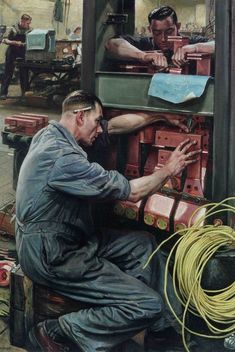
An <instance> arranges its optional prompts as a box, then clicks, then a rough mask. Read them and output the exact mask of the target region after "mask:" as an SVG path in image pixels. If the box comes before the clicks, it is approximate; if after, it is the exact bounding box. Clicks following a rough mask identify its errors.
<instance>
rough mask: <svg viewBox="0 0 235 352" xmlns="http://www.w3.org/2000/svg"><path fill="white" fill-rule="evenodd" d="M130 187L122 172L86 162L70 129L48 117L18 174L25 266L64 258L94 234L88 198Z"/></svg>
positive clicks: (108, 196)
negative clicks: (47, 121)
mask: <svg viewBox="0 0 235 352" xmlns="http://www.w3.org/2000/svg"><path fill="white" fill-rule="evenodd" d="M129 193H130V184H129V181H128V180H127V179H126V178H125V177H124V176H123V175H121V174H120V173H119V172H117V171H116V170H113V171H107V170H104V169H103V167H102V166H100V165H99V164H97V163H95V162H92V163H90V162H89V161H88V159H87V154H86V153H85V151H84V150H83V149H82V148H81V146H79V144H78V143H77V141H76V140H75V138H74V137H73V136H72V135H71V133H70V132H69V131H68V130H67V129H66V128H64V127H63V126H62V125H61V124H59V123H58V122H56V121H52V122H50V124H49V126H48V127H46V128H44V129H42V130H41V131H39V132H38V133H37V134H36V135H35V136H34V137H33V139H32V142H31V145H30V149H29V152H28V154H27V156H26V158H25V160H24V162H23V164H22V166H21V170H20V174H19V180H18V185H17V192H16V217H17V231H16V241H17V249H18V255H19V261H20V263H21V265H23V269H24V270H25V271H26V273H27V271H28V270H27V268H26V267H28V266H29V265H30V262H31V263H32V262H33V257H35V258H34V259H35V261H36V257H37V258H38V260H39V261H42V263H41V264H43V266H44V268H45V265H54V264H57V263H58V262H60V261H62V258H63V256H64V255H65V254H66V255H67V254H69V252H71V251H73V250H75V249H77V248H78V247H79V246H82V244H83V243H86V241H87V240H88V239H89V237H90V236H94V235H95V231H94V224H93V219H92V215H91V201H95V200H112V199H127V198H128V196H129ZM43 256H44V257H45V258H46V260H45V258H44V259H43ZM26 257H28V259H30V258H29V257H31V260H28V259H26ZM35 261H34V265H35V266H36V263H35ZM38 264H39V263H38ZM40 270H41V269H40Z"/></svg>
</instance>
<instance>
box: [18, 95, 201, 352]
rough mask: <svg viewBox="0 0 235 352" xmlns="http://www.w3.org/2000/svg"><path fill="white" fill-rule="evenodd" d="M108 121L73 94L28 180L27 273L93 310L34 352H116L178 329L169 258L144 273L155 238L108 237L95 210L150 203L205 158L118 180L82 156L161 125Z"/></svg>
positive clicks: (50, 331)
mask: <svg viewBox="0 0 235 352" xmlns="http://www.w3.org/2000/svg"><path fill="white" fill-rule="evenodd" d="M102 118H103V113H102V104H101V102H100V100H99V99H98V98H97V97H96V96H94V95H92V94H89V93H87V92H84V91H75V92H73V93H71V94H70V95H69V96H68V97H67V98H66V99H65V100H64V102H63V111H62V116H61V120H60V121H59V122H55V121H52V122H51V123H50V124H49V126H48V127H46V128H44V129H42V130H41V131H39V132H38V133H37V134H36V135H35V136H34V138H33V140H32V143H31V145H30V149H29V152H28V154H27V156H26V158H25V160H24V162H23V164H22V167H21V170H20V174H19V180H18V186H17V194H16V218H17V226H16V242H17V250H18V257H19V262H20V264H21V267H22V270H23V271H24V273H25V274H26V275H27V276H28V277H29V278H31V279H32V280H33V281H34V282H37V283H38V284H41V285H44V286H48V287H50V288H52V289H54V290H56V291H57V292H60V293H62V294H63V295H65V296H68V297H71V298H73V299H76V300H78V301H81V302H86V303H88V304H90V305H91V308H89V309H83V310H80V311H78V312H73V313H70V314H65V315H63V316H61V317H60V318H59V319H58V320H57V319H55V320H47V321H44V322H42V323H40V324H38V325H37V327H35V328H34V329H33V330H32V331H31V332H30V341H31V344H32V350H41V351H59V350H60V351H62V349H63V346H64V345H67V344H68V343H69V341H71V342H73V343H75V344H76V346H77V350H80V349H81V351H86V352H94V351H110V350H111V348H112V347H114V346H116V345H118V344H120V343H122V342H123V341H125V340H127V339H129V338H131V337H132V336H134V335H136V334H137V333H138V332H139V331H141V330H143V329H145V328H147V327H149V326H151V325H153V324H157V327H158V329H164V328H165V327H166V326H169V325H172V324H173V322H172V317H171V314H170V312H168V310H167V308H166V306H165V303H164V298H163V296H164V293H163V281H164V265H165V264H164V261H163V259H162V257H161V256H160V255H159V256H156V257H155V258H154V260H153V261H152V262H151V264H150V265H149V266H148V268H147V269H145V270H143V265H144V263H146V260H147V258H148V257H149V255H150V254H151V253H152V251H153V249H154V248H155V245H156V244H155V240H154V238H153V237H152V235H151V234H149V233H143V232H142V233H138V232H136V231H120V230H117V229H116V230H115V229H105V230H102V231H100V230H98V229H97V228H95V226H94V222H93V217H92V213H91V203H94V201H105V200H112V199H113V200H115V199H123V200H130V201H132V202H137V201H138V200H140V199H143V198H144V197H148V196H150V195H151V194H153V193H155V192H156V191H157V190H158V189H159V188H160V187H161V186H162V185H163V184H165V182H166V181H167V179H168V178H169V177H171V176H173V175H176V174H178V173H180V172H181V171H182V170H183V169H184V168H185V167H186V166H187V165H189V164H191V163H193V162H194V161H195V160H196V155H197V154H198V151H194V152H189V149H190V147H191V146H192V145H193V144H194V142H189V140H186V141H184V142H183V143H181V144H180V145H179V146H178V147H177V148H176V149H175V151H174V152H173V153H172V156H171V157H170V159H169V161H168V162H167V164H166V165H165V166H164V167H162V169H160V170H155V171H154V172H153V174H152V175H149V176H144V177H140V178H137V179H134V180H131V181H128V180H127V179H126V178H125V177H124V176H123V175H121V174H120V173H119V172H118V171H116V170H112V171H107V170H105V169H103V167H102V166H100V165H99V164H97V163H95V162H92V163H91V162H89V161H88V159H87V155H86V153H85V151H84V150H83V148H82V146H91V145H92V144H93V143H94V142H95V141H96V140H97V139H99V138H103V137H104V135H105V134H106V139H107V138H108V135H109V134H115V133H122V132H131V131H133V130H135V129H137V128H140V127H143V126H145V125H147V124H149V123H153V122H154V121H156V120H157V119H158V118H157V117H156V116H151V115H150V116H148V115H147V114H145V113H143V114H139V115H138V114H137V115H135V114H126V115H123V116H119V117H116V118H113V119H111V120H109V121H108V123H106V124H102ZM178 124H181V122H178ZM102 126H103V127H102ZM182 126H183V125H182ZM104 140H105V138H104ZM176 305H177V304H176ZM179 311H180V308H179Z"/></svg>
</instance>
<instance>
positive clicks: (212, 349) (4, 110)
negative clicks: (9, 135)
mask: <svg viewBox="0 0 235 352" xmlns="http://www.w3.org/2000/svg"><path fill="white" fill-rule="evenodd" d="M10 95H12V96H17V95H18V96H19V95H20V94H19V88H18V86H11V87H10ZM21 112H32V113H43V114H48V115H49V119H50V120H51V119H54V120H58V119H59V116H60V112H59V111H52V110H49V109H46V108H43V109H42V108H41V107H27V106H25V105H22V102H20V101H19V98H13V99H8V100H6V101H0V129H1V130H2V129H3V126H4V118H5V117H6V116H9V115H11V114H14V113H21ZM12 162H13V151H12V150H11V149H9V148H8V146H6V145H3V144H2V141H1V138H0V163H1V173H0V208H1V205H3V204H5V203H7V202H8V201H10V200H14V197H15V192H14V190H13V188H12ZM1 299H6V300H7V301H8V300H9V288H0V300H1ZM0 310H1V305H0ZM194 342H196V344H195V345H194V347H192V348H190V352H225V351H228V350H225V349H224V347H223V340H205V339H196V338H195V339H194ZM148 346H149V349H150V350H151V351H155V352H157V351H158V352H176V351H183V349H179V348H178V347H177V346H176V345H174V342H173V341H171V338H169V339H168V340H167V342H166V341H165V342H162V340H161V339H159V338H152V339H149V341H148ZM0 351H1V352H5V351H6V352H17V351H18V352H20V351H22V352H23V351H25V350H24V349H20V348H17V347H14V346H11V345H10V342H9V328H8V320H7V319H6V318H0ZM134 351H136V350H135V349H131V350H130V349H128V351H127V350H125V352H134ZM122 352H124V350H123V349H122Z"/></svg>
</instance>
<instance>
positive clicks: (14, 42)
mask: <svg viewBox="0 0 235 352" xmlns="http://www.w3.org/2000/svg"><path fill="white" fill-rule="evenodd" d="M31 21H32V17H31V16H29V15H27V14H23V15H22V16H21V19H20V22H19V23H17V24H16V25H13V26H12V27H11V29H10V32H9V34H8V37H7V38H5V39H3V40H2V43H4V44H6V45H8V48H7V50H6V59H5V71H4V74H3V78H2V84H1V94H0V99H6V98H7V94H8V87H9V85H10V83H11V80H12V77H13V73H14V69H15V61H16V59H17V58H23V59H24V58H25V50H26V33H28V32H29V31H30V30H31V28H30V24H31ZM20 86H21V91H22V95H23V94H24V93H25V92H26V91H27V90H28V89H29V77H28V70H27V69H26V68H20Z"/></svg>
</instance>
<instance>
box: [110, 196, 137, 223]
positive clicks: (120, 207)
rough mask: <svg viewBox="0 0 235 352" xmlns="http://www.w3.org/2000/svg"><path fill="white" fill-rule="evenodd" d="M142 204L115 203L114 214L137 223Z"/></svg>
mask: <svg viewBox="0 0 235 352" xmlns="http://www.w3.org/2000/svg"><path fill="white" fill-rule="evenodd" d="M142 204H143V202H142V201H139V202H137V203H133V202H129V201H117V202H116V203H115V205H114V213H115V214H116V215H118V216H122V217H125V218H127V219H129V220H136V221H138V220H139V219H140V212H141V209H142Z"/></svg>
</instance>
